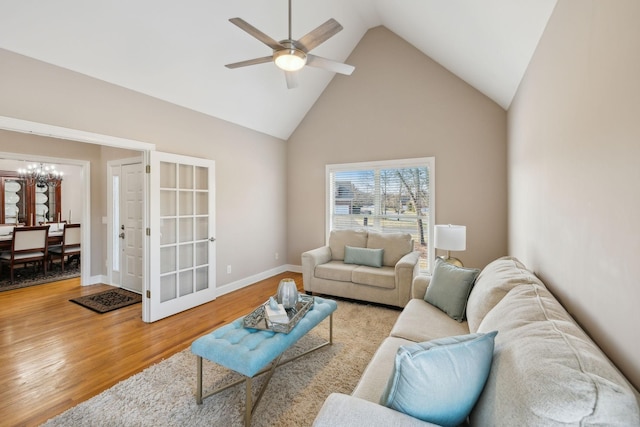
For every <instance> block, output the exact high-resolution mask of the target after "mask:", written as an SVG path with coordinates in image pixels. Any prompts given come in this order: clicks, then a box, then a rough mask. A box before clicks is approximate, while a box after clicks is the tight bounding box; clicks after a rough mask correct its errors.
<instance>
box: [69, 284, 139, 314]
mask: <svg viewBox="0 0 640 427" xmlns="http://www.w3.org/2000/svg"><path fill="white" fill-rule="evenodd" d="M69 301H71V302H75V303H76V304H80V305H81V306H83V307H86V308H88V309H90V310H93V311H96V312H98V313H106V312H108V311H113V310H117V309H119V308H123V307H127V306H129V305H133V304H137V303H139V302H142V295H140V294H136V293H135V292H130V291H126V290H124V289H112V290H109V291H103V292H98V293H97V294H93V295H85V296H83V297H78V298H73V299H70V300H69Z"/></svg>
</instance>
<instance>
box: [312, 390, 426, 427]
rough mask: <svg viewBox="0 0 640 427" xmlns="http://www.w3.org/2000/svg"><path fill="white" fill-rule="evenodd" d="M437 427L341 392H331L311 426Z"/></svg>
mask: <svg viewBox="0 0 640 427" xmlns="http://www.w3.org/2000/svg"><path fill="white" fill-rule="evenodd" d="M363 425H366V426H369V427H370V426H385V427H387V426H394V427H438V426H437V425H436V424H431V423H427V422H425V421H420V420H419V419H417V418H413V417H410V416H409V415H406V414H403V413H402V412H398V411H394V410H393V409H389V408H387V407H385V406H382V405H378V404H377V403H373V402H369V401H368V400H364V399H359V398H357V397H353V396H348V395H346V394H341V393H331V394H330V395H329V397H327V400H325V401H324V404H323V405H322V408H320V412H318V415H317V416H316V419H315V420H314V421H313V427H336V426H340V427H362V426H363Z"/></svg>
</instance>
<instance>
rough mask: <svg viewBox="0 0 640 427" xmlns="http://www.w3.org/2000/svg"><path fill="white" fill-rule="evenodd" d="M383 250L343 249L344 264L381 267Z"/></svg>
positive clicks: (349, 247) (346, 247) (351, 247)
mask: <svg viewBox="0 0 640 427" xmlns="http://www.w3.org/2000/svg"><path fill="white" fill-rule="evenodd" d="M383 253H384V249H368V248H354V247H353V246H345V247H344V263H345V264H359V265H366V266H369V267H378V268H379V267H382V255H383Z"/></svg>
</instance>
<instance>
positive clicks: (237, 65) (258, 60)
mask: <svg viewBox="0 0 640 427" xmlns="http://www.w3.org/2000/svg"><path fill="white" fill-rule="evenodd" d="M271 61H273V56H263V57H262V58H255V59H247V60H246V61H240V62H234V63H233V64H227V65H225V67H227V68H240V67H246V66H249V65H257V64H264V63H265V62H271Z"/></svg>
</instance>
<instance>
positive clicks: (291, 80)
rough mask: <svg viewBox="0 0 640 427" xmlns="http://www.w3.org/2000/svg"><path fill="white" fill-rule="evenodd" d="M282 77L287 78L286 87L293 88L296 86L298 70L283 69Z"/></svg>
mask: <svg viewBox="0 0 640 427" xmlns="http://www.w3.org/2000/svg"><path fill="white" fill-rule="evenodd" d="M284 77H285V79H287V89H295V88H297V87H298V72H297V71H285V72H284Z"/></svg>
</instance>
